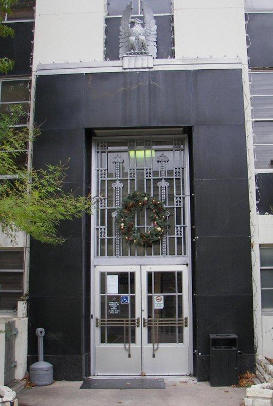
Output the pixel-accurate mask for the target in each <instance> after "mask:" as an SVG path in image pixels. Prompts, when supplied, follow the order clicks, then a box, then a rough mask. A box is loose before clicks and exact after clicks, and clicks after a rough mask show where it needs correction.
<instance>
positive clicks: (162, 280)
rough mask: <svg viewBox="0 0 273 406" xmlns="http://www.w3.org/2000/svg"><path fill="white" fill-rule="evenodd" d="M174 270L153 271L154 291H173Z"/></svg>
mask: <svg viewBox="0 0 273 406" xmlns="http://www.w3.org/2000/svg"><path fill="white" fill-rule="evenodd" d="M175 292H176V286H175V272H155V273H154V293H175Z"/></svg>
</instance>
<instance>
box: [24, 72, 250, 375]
mask: <svg viewBox="0 0 273 406" xmlns="http://www.w3.org/2000/svg"><path fill="white" fill-rule="evenodd" d="M36 122H37V123H38V124H41V128H42V132H43V135H42V136H41V137H40V139H39V140H38V143H37V147H36V151H35V163H36V165H38V166H39V165H44V164H45V163H46V161H47V159H48V157H50V159H52V160H53V161H54V162H55V161H56V162H57V161H58V160H59V159H62V160H63V159H65V157H66V156H69V157H70V158H71V164H70V170H69V174H68V180H67V181H68V187H69V186H70V185H73V186H76V188H77V189H78V190H84V187H85V189H86V188H87V185H88V184H89V183H90V180H88V179H87V178H86V173H87V172H88V171H86V163H87V162H90V157H87V156H86V151H88V149H89V148H90V147H89V146H87V145H86V139H85V141H84V140H83V133H84V129H85V128H87V129H93V128H126V127H168V126H191V127H192V128H193V132H192V137H191V139H190V145H191V157H190V160H191V188H192V193H193V194H194V197H193V199H192V223H193V227H194V228H193V230H194V233H193V239H194V242H193V295H194V296H193V297H194V350H195V354H196V356H195V373H196V375H197V377H198V379H200V380H202V379H208V371H209V368H208V366H209V343H208V334H210V333H235V334H238V336H239V346H240V350H241V351H242V353H243V355H244V357H242V362H241V364H242V365H241V369H242V370H243V369H244V362H245V365H247V366H249V365H252V361H253V354H254V348H253V320H252V299H251V298H252V288H251V262H250V238H249V206H248V181H247V165H246V146H245V132H244V109H243V92H242V77H241V71H240V70H203V71H202V70H200V71H147V72H122V73H100V74H98V73H97V74H86V75H83V74H75V75H58V76H41V77H38V80H37V94H36ZM91 135H92V131H91V130H90V131H89V132H88V131H87V139H88V140H89V141H90V137H91ZM77 140H79V143H78V144H77ZM84 151H85V152H84ZM83 162H85V163H83ZM89 173H90V171H89ZM64 230H65V233H66V235H67V236H69V240H68V241H67V243H66V244H67V245H64V246H63V247H60V248H56V249H54V250H52V249H51V248H49V247H44V246H37V245H35V249H33V252H34V253H33V254H32V256H34V257H33V258H32V265H31V266H32V268H33V266H34V265H35V266H34V268H38V267H40V269H39V270H38V271H37V273H35V271H34V270H35V269H34V268H33V271H31V272H32V275H31V291H33V294H34V296H33V301H34V302H35V301H36V300H37V299H38V297H41V299H42V301H43V303H46V301H47V300H49V301H50V303H52V302H51V300H52V298H53V297H55V305H56V309H57V308H58V304H59V297H61V298H64V301H66V298H65V292H67V296H68V297H71V300H73V301H74V302H73V303H75V311H73V312H72V313H71V317H72V318H73V321H72V325H73V329H72V331H71V335H72V338H73V337H74V336H75V343H74V344H73V346H72V348H73V350H72V352H73V357H80V356H82V359H83V360H84V361H83V362H86V363H88V351H87V350H86V348H87V347H88V340H89V337H88V329H89V320H88V316H87V315H88V306H87V305H86V303H87V302H88V301H89V297H88V294H89V292H88V287H87V289H85V287H86V285H87V284H88V286H89V282H88V272H86V271H84V269H87V268H88V265H84V262H85V264H88V257H87V255H88V254H87V253H88V247H89V246H90V245H89V243H90V241H89V237H90V234H88V233H86V232H85V233H84V232H83V231H82V230H86V224H85V222H82V223H81V224H80V222H75V225H73V223H70V224H68V225H65V227H64ZM81 233H82V234H81ZM74 241H77V242H76V245H77V247H75V255H74V257H72V256H71V253H70V252H68V251H71V250H73V247H71V244H74ZM35 244H36V243H35ZM66 252H67V259H65V260H62V258H63V257H64V256H65V255H66ZM80 252H81V253H83V252H85V255H84V256H81V257H80ZM51 255H52V256H51ZM56 264H57V266H56ZM57 268H58V269H57ZM51 269H53V270H51ZM47 272H49V276H48V278H46V277H45V275H46V274H47ZM50 272H52V273H50ZM63 275H67V279H69V280H67V281H64V285H63V286H59V285H60V283H61V280H62V278H63ZM41 279H42V282H43V284H44V285H43V286H42V285H40V281H41ZM77 279H78V280H77ZM54 281H55V282H54ZM49 285H50V286H49ZM52 285H55V286H56V295H55V296H54V294H55V293H54V289H52ZM47 287H48V289H47ZM72 289H73V294H72V292H71V290H72ZM83 291H85V295H86V296H85V298H84V299H82V298H81V292H83ZM47 292H48V295H49V298H48V299H47V297H46V294H47ZM68 300H69V299H68ZM84 301H85V304H84ZM35 303H36V302H35ZM45 306H46V305H45ZM48 306H50V305H49V304H48ZM63 306H64V305H63ZM37 309H38V310H35V309H34V310H33V316H32V315H31V323H32V326H33V327H32V328H34V325H33V321H35V323H36V321H37V320H38V319H39V320H40V322H41V323H42V324H43V321H44V324H45V325H47V323H48V321H49V318H48V316H47V315H45V314H44V312H43V309H41V310H39V305H38V307H37ZM60 309H61V312H63V311H64V307H60ZM38 316H40V318H39V317H38ZM51 317H52V318H56V320H57V322H55V321H54V322H53V323H52V326H53V327H54V328H53V330H52V331H51V332H50V334H51V335H50V337H49V338H48V339H49V340H51V343H50V342H48V348H49V349H50V352H47V355H48V356H50V357H52V359H54V357H55V359H56V362H57V359H58V360H60V357H61V356H63V357H64V359H65V360H67V358H65V357H67V352H66V353H62V352H61V350H60V347H59V342H58V341H57V342H56V339H55V338H54V335H55V336H57V338H58V337H61V338H60V341H61V339H65V338H64V337H65V334H64V333H63V332H65V333H66V332H67V327H66V324H65V323H66V322H65V321H64V325H63V327H62V324H61V322H59V315H55V314H54V313H52V315H51ZM81 317H83V320H84V322H83V324H81V325H80V324H79V322H78V319H80V318H81ZM42 324H41V325H42ZM32 331H33V330H32ZM79 331H81V333H80V334H81V340H80V341H79V340H78V334H79ZM70 340H71V337H70V338H69V339H68V341H67V343H66V345H69V343H70ZM31 349H32V350H31V351H32V352H31V354H33V353H34V352H33V351H34V342H33V343H32V344H31ZM77 359H78V358H77ZM57 365H58V366H57V368H58V372H57V376H64V375H65V371H63V370H62V367H61V364H60V363H59V361H58V362H57ZM64 365H67V363H66V361H64ZM75 365H76V364H75ZM63 368H65V366H64V367H63ZM82 373H83V372H82V371H79V375H78V378H79V376H80V374H82Z"/></svg>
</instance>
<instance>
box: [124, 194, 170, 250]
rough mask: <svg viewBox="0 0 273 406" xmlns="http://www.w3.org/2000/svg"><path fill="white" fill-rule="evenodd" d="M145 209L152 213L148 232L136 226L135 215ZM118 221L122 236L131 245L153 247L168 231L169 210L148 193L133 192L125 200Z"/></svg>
mask: <svg viewBox="0 0 273 406" xmlns="http://www.w3.org/2000/svg"><path fill="white" fill-rule="evenodd" d="M144 208H147V209H148V210H149V211H150V212H151V215H150V220H151V223H152V226H151V228H150V229H149V230H148V231H145V232H142V231H139V230H138V229H137V227H136V226H135V214H136V212H137V211H140V210H143V209H144ZM116 221H117V226H118V228H119V230H120V232H121V235H122V236H124V238H125V239H126V240H127V241H128V242H129V243H131V244H135V245H138V246H145V245H146V246H151V245H152V244H153V243H156V242H158V241H160V240H161V239H162V237H163V234H164V233H165V231H166V229H167V221H168V220H167V209H166V208H165V206H164V204H163V203H162V202H160V201H159V200H157V199H156V198H154V197H152V196H150V195H148V194H147V193H140V192H133V193H131V194H130V195H128V196H127V197H126V199H124V200H123V202H122V207H121V208H120V209H119V210H118V213H117V220H116Z"/></svg>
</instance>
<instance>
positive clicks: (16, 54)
mask: <svg viewBox="0 0 273 406" xmlns="http://www.w3.org/2000/svg"><path fill="white" fill-rule="evenodd" d="M33 26H34V23H32V22H25V23H22V22H20V23H19V22H18V23H10V24H9V27H11V28H13V29H14V31H15V36H14V38H11V37H8V38H0V58H3V57H7V58H10V59H12V60H14V61H15V66H14V69H13V70H12V72H10V74H12V75H27V74H31V58H32V48H33V44H32V41H33Z"/></svg>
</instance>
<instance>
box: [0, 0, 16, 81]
mask: <svg viewBox="0 0 273 406" xmlns="http://www.w3.org/2000/svg"><path fill="white" fill-rule="evenodd" d="M17 1H18V0H0V38H7V37H14V30H13V29H12V28H11V27H9V26H8V25H5V24H3V23H2V22H1V21H3V19H4V17H5V14H9V13H10V12H11V9H12V7H13V6H14V5H15V4H16V3H17ZM13 68H14V61H12V60H11V59H9V58H6V57H4V58H0V73H3V74H5V75H6V74H8V73H9V72H10V71H12V70H13Z"/></svg>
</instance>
